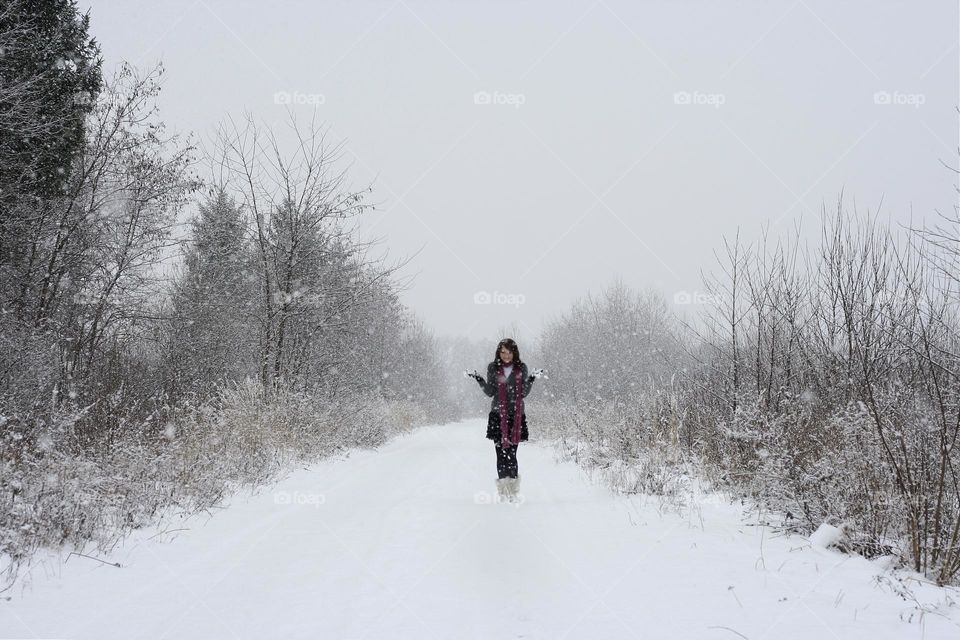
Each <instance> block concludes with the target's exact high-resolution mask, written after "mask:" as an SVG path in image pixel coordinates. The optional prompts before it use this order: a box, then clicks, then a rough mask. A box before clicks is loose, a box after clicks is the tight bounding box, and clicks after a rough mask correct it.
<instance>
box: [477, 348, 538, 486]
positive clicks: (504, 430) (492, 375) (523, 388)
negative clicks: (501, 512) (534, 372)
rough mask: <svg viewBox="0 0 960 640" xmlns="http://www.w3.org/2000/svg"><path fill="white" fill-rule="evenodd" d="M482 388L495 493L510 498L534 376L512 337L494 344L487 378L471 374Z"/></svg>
mask: <svg viewBox="0 0 960 640" xmlns="http://www.w3.org/2000/svg"><path fill="white" fill-rule="evenodd" d="M473 377H474V378H475V379H476V380H477V382H479V383H480V387H481V388H482V389H483V392H484V393H485V394H487V395H488V396H490V397H491V398H493V399H492V400H491V401H490V415H489V416H488V418H487V436H486V437H487V438H489V439H490V440H493V441H494V449H495V450H496V453H497V494H498V495H499V496H500V497H501V498H504V497H506V498H508V499H512V498H515V497H516V496H517V492H518V491H519V489H520V476H519V474H518V473H517V447H518V446H519V445H520V443H521V442H522V441H524V440H527V439H528V436H529V434H528V433H527V417H526V415H524V412H523V399H524V398H525V397H526V396H527V394H528V393H530V387H532V386H533V381H534V379H535V378H534V377H533V376H530V375H529V374H528V371H527V365H526V364H525V363H524V362H522V361H521V360H520V349H519V348H518V347H517V343H516V342H514V341H513V340H512V339H511V338H504V339H503V340H501V341H500V343H499V344H498V345H497V351H496V354H495V355H494V359H493V362H491V363H490V364H489V365H487V378H486V380H484V379H483V378H482V377H481V376H480V375H479V374H475V375H474V376H473Z"/></svg>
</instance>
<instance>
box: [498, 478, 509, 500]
mask: <svg viewBox="0 0 960 640" xmlns="http://www.w3.org/2000/svg"><path fill="white" fill-rule="evenodd" d="M509 496H510V478H497V498H498V499H497V502H506V501H507V500H508V499H509Z"/></svg>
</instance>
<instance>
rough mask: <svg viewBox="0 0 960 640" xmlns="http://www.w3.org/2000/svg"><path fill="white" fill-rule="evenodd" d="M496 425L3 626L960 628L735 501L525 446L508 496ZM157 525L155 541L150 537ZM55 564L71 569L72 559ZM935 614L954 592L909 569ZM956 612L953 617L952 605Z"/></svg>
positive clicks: (359, 473)
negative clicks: (619, 478) (647, 492)
mask: <svg viewBox="0 0 960 640" xmlns="http://www.w3.org/2000/svg"><path fill="white" fill-rule="evenodd" d="M483 432H484V422H483V421H481V420H467V421H463V422H459V423H455V424H448V425H437V426H431V427H426V428H422V429H419V430H416V431H414V432H412V433H409V434H405V435H402V436H400V437H398V438H396V439H394V440H392V441H390V442H389V443H387V444H386V445H384V446H383V447H381V448H380V449H379V450H377V451H355V452H352V453H350V454H349V455H347V456H346V457H341V458H338V459H331V460H328V461H325V462H323V463H320V464H316V465H314V466H312V467H310V468H309V469H299V470H297V471H295V472H293V473H292V474H290V475H289V476H288V477H287V478H286V479H284V480H283V481H281V482H279V483H277V484H276V485H274V486H271V487H266V488H262V489H261V490H260V491H258V492H255V493H249V492H248V493H243V494H239V495H236V496H234V497H233V498H232V499H231V501H230V505H229V507H228V508H226V509H223V510H218V511H217V512H216V514H215V516H214V517H212V518H211V517H208V516H206V515H204V516H197V517H195V518H192V519H190V520H188V521H186V522H180V523H175V524H169V523H168V524H167V525H166V528H181V527H189V530H186V531H179V532H175V533H170V534H166V535H160V536H156V534H157V532H158V529H155V530H151V531H141V532H137V534H136V535H135V536H133V537H131V538H130V539H129V540H128V541H127V543H126V544H125V545H124V546H123V547H122V548H118V549H117V550H116V551H115V552H114V554H113V555H112V556H111V557H110V558H108V559H109V560H111V561H114V562H119V563H120V564H121V565H122V567H121V568H117V567H114V566H109V565H105V564H102V563H100V562H97V561H95V560H91V559H87V558H82V557H77V556H73V557H72V558H71V559H70V560H69V561H68V562H67V563H66V564H64V565H63V566H62V567H56V569H55V570H50V569H48V570H46V571H44V570H42V569H39V570H35V571H34V573H33V576H32V580H31V582H30V584H29V586H28V587H27V588H25V589H24V588H20V587H17V588H15V589H14V590H12V592H11V591H8V592H6V593H5V594H4V595H5V596H9V597H10V599H9V600H3V601H0V638H95V639H98V640H102V639H107V638H124V639H125V640H128V639H131V638H151V639H160V638H171V639H182V638H203V639H209V638H258V639H262V638H324V639H326V638H336V639H365V638H424V639H429V638H483V639H491V638H492V639H496V638H544V639H549V640H559V639H561V638H570V639H573V638H590V639H598V638H670V639H673V638H718V639H734V638H738V637H743V638H749V639H750V640H763V639H764V638H770V639H777V640H785V639H789V638H797V639H805V640H806V639H810V638H816V639H817V640H830V639H833V638H837V639H842V640H847V639H850V638H864V639H867V638H869V639H871V640H884V639H888V638H889V639H897V640H904V639H907V638H931V639H935V638H944V639H946V638H951V639H953V640H956V639H957V638H960V615H958V612H957V608H956V607H953V608H948V609H946V610H945V611H944V612H943V613H929V612H928V613H925V614H924V615H923V616H921V615H920V610H919V609H918V608H917V604H918V603H916V602H911V601H907V600H905V599H903V598H901V597H899V596H898V595H896V594H895V593H894V592H893V591H892V589H891V587H890V586H885V585H884V584H880V583H878V581H877V579H876V576H878V575H879V576H881V582H885V581H886V580H887V579H886V578H883V576H884V575H885V574H884V573H883V571H882V570H881V568H880V567H879V565H878V564H876V563H871V562H869V561H867V560H865V559H862V558H858V557H850V556H845V555H842V554H840V553H839V552H836V551H833V550H829V549H825V548H821V547H817V546H813V545H811V544H810V542H809V541H808V540H806V539H804V538H801V537H795V536H791V537H772V536H771V535H770V530H769V529H767V528H765V527H761V526H750V522H751V520H750V518H749V517H743V516H741V509H740V508H739V507H738V506H735V505H730V504H725V503H724V502H723V501H721V500H716V499H710V498H709V497H708V499H705V500H703V501H702V502H701V504H700V505H699V507H700V508H699V509H694V510H692V511H691V512H689V513H688V514H687V515H683V516H681V515H678V514H676V513H673V512H670V511H668V510H663V509H660V508H659V507H658V501H657V500H656V499H652V498H643V497H640V496H633V497H622V496H621V497H617V496H613V495H611V494H610V493H609V492H608V491H607V490H605V489H604V488H602V487H601V486H598V485H595V484H593V483H591V482H590V481H589V480H588V479H587V478H586V476H585V475H584V473H583V472H582V471H581V470H580V469H579V468H578V467H577V466H576V465H575V464H573V463H569V462H567V463H560V464H558V463H556V462H555V461H554V455H553V450H552V449H550V448H549V447H547V446H545V445H537V444H531V443H524V444H522V445H521V448H520V451H519V455H518V459H519V465H520V476H521V487H520V493H521V498H522V502H521V503H519V504H517V505H511V504H504V503H499V504H498V503H490V502H489V499H490V497H491V495H493V494H494V493H495V477H496V471H495V457H494V452H493V445H492V443H491V442H489V441H487V440H485V439H484V438H483ZM151 536H154V537H153V538H151ZM50 566H51V567H52V566H55V565H54V564H53V563H51V564H50ZM908 584H909V585H910V587H911V589H912V590H913V592H914V594H915V595H916V597H917V598H919V603H920V604H923V605H926V607H927V608H932V607H934V606H936V605H938V604H943V603H944V602H948V600H947V599H948V598H952V599H953V600H957V601H960V597H958V592H957V591H956V590H944V589H938V588H935V587H932V586H927V585H922V584H920V583H918V582H916V581H912V580H911V581H908ZM948 616H949V617H948Z"/></svg>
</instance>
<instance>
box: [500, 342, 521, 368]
mask: <svg viewBox="0 0 960 640" xmlns="http://www.w3.org/2000/svg"><path fill="white" fill-rule="evenodd" d="M501 347H506V348H507V349H508V350H509V351H510V353H512V354H513V361H512V362H511V364H515V365H517V366H518V367H519V366H520V365H522V364H523V362H522V361H521V360H520V347H518V346H517V343H516V342H514V341H513V338H504V339H503V340H501V341H500V342H499V343H497V351H496V352H495V353H494V354H493V361H494V362H496V363H497V366H498V367H499V366H500V365H501V364H503V363H502V362H500V348H501Z"/></svg>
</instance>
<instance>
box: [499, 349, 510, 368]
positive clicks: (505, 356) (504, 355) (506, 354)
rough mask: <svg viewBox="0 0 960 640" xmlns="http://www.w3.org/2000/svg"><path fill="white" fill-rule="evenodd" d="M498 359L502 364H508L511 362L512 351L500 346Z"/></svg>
mask: <svg viewBox="0 0 960 640" xmlns="http://www.w3.org/2000/svg"><path fill="white" fill-rule="evenodd" d="M500 360H501V361H502V362H503V363H504V364H510V363H511V362H513V352H512V351H510V349H507V348H506V347H500Z"/></svg>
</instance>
